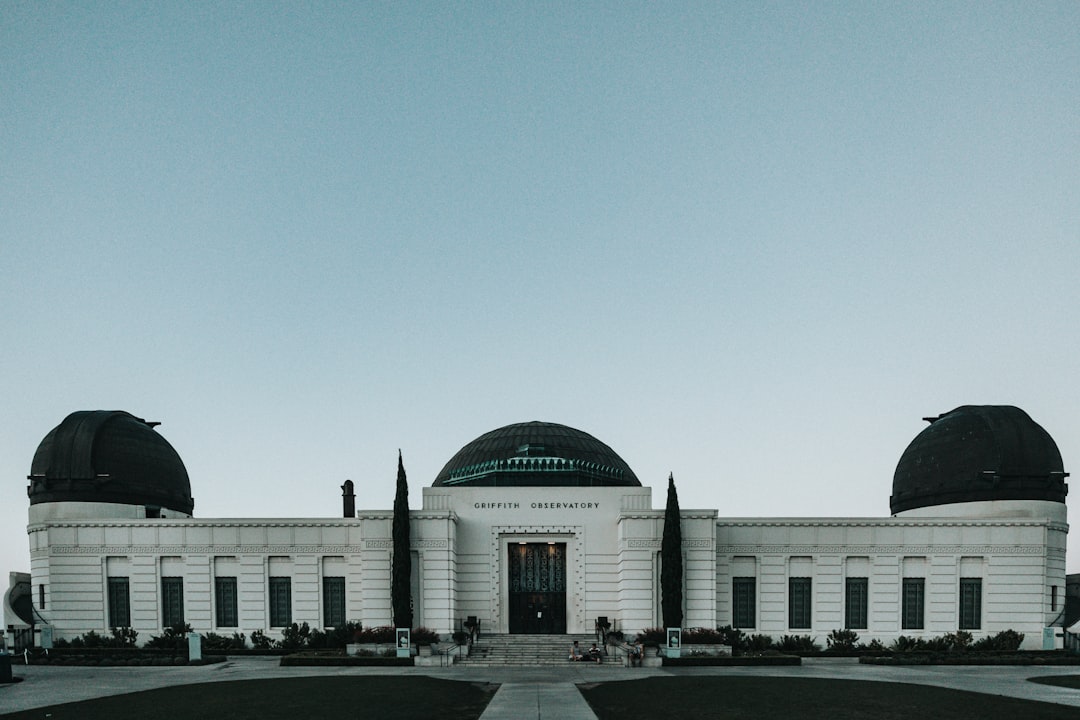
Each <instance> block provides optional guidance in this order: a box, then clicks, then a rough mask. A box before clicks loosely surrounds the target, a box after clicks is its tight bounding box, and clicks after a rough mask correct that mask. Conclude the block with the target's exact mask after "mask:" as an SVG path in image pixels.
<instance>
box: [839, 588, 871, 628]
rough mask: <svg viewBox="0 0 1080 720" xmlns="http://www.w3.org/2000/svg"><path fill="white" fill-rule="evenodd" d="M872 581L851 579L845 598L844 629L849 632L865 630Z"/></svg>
mask: <svg viewBox="0 0 1080 720" xmlns="http://www.w3.org/2000/svg"><path fill="white" fill-rule="evenodd" d="M869 588H870V581H869V579H868V578H864V577H849V578H848V579H847V583H846V588H845V589H846V591H847V592H846V594H845V597H844V601H845V602H844V627H846V628H848V629H849V630H865V629H866V628H867V623H866V608H867V607H868V605H869V596H870V593H869Z"/></svg>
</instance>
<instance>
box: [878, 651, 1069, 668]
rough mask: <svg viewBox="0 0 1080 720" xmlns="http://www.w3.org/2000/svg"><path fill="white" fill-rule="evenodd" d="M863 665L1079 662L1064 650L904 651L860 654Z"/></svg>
mask: <svg viewBox="0 0 1080 720" xmlns="http://www.w3.org/2000/svg"><path fill="white" fill-rule="evenodd" d="M859 662H860V663H862V664H864V665H1080V655H1070V654H1068V653H1066V652H1065V651H1063V650H1029V651H1026V652H1017V653H987V652H981V653H973V652H965V653H957V652H950V653H924V652H906V653H895V654H893V655H882V656H880V657H865V656H864V657H860V658H859Z"/></svg>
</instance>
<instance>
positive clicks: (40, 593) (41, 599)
mask: <svg viewBox="0 0 1080 720" xmlns="http://www.w3.org/2000/svg"><path fill="white" fill-rule="evenodd" d="M37 599H38V602H37V606H38V609H39V610H44V609H45V583H38V586H37Z"/></svg>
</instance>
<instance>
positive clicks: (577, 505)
mask: <svg viewBox="0 0 1080 720" xmlns="http://www.w3.org/2000/svg"><path fill="white" fill-rule="evenodd" d="M930 420H931V423H930V425H929V426H928V427H927V428H925V429H924V430H923V432H922V433H920V434H919V435H918V436H917V437H916V438H915V439H914V440H913V441H912V443H911V444H910V446H909V447H908V448H907V449H906V450H905V451H904V452H903V454H902V456H901V458H900V461H899V463H898V466H897V469H896V474H895V476H894V478H893V487H892V496H891V509H892V512H893V515H892V516H891V517H867V518H766V517H762V518H722V517H717V511H716V510H708V509H703V510H695V509H684V510H683V511H682V531H683V556H684V565H685V569H684V582H685V589H684V602H685V619H684V625H685V626H686V627H710V628H713V627H718V626H723V625H734V626H736V627H739V628H741V629H743V630H745V631H747V632H750V633H765V634H770V635H774V636H780V635H784V634H800V635H804V634H809V635H813V636H816V637H817V639H818V641H819V642H823V640H824V637H825V636H826V635H827V634H828V633H829V632H830V631H831V630H834V629H839V628H852V629H854V630H856V631H857V632H858V633H859V635H860V637H861V638H862V639H863V640H870V639H873V638H878V639H881V640H882V641H884V642H886V643H888V642H890V641H891V640H892V639H894V638H896V637H897V636H898V635H901V634H903V635H910V636H934V635H940V634H943V633H946V632H953V631H956V630H960V629H962V630H968V631H970V632H972V633H973V634H974V635H975V636H976V637H978V636H981V635H984V634H989V633H994V632H997V631H999V630H1003V629H1009V628H1011V629H1014V630H1017V631H1020V632H1023V633H1025V635H1026V640H1025V646H1026V647H1033V648H1037V647H1043V643H1044V637H1045V638H1046V639H1048V640H1049V641H1050V642H1053V635H1054V633H1053V631H1049V632H1047V631H1046V630H1047V628H1053V627H1054V626H1060V624H1061V621H1062V615H1063V610H1064V594H1065V592H1064V588H1065V547H1066V534H1067V532H1068V526H1067V524H1066V507H1065V495H1066V492H1067V487H1066V484H1065V477H1066V473H1065V472H1064V470H1063V466H1062V461H1061V456H1060V453H1059V452H1058V449H1057V446H1056V444H1055V443H1054V441H1053V439H1052V438H1051V437H1050V435H1049V434H1048V433H1047V432H1046V431H1045V430H1043V428H1042V427H1040V426H1039V425H1038V424H1037V423H1035V422H1034V421H1033V420H1032V419H1031V418H1030V417H1028V415H1027V414H1026V413H1024V412H1023V411H1022V410H1019V409H1017V408H1014V407H1007V406H965V407H960V408H957V409H955V410H953V411H952V412H950V413H946V414H944V415H942V416H940V417H938V418H933V419H930ZM154 425H155V424H154V423H147V422H144V421H143V420H140V419H139V418H136V417H134V416H132V415H129V414H127V413H123V412H104V411H93V412H77V413H73V414H72V415H70V416H68V417H67V418H66V419H65V420H64V421H63V422H62V423H61V424H60V425H59V426H57V427H56V428H55V429H53V430H52V431H51V432H50V433H49V434H48V435H46V437H45V439H44V440H43V441H42V442H41V445H40V446H39V447H38V450H37V452H36V453H35V455H34V458H33V462H32V464H31V471H30V478H29V480H30V484H29V489H28V492H29V500H30V522H29V526H28V533H29V539H30V563H31V568H30V570H31V571H30V573H29V575H28V576H27V575H25V574H24V575H15V576H14V577H15V581H14V582H13V584H12V589H11V590H9V592H8V595H7V596H6V599H5V615H6V623H7V624H11V625H16V626H18V625H20V624H26V623H29V622H30V621H31V620H33V622H34V624H36V625H42V624H48V625H51V626H52V628H53V633H54V636H56V637H72V636H75V635H78V634H81V633H84V632H86V631H88V630H96V631H99V632H102V631H105V630H107V629H108V628H110V627H113V626H130V627H133V628H135V629H136V630H138V631H139V633H140V637H141V638H143V639H145V638H147V637H149V635H151V634H159V633H160V632H161V631H162V629H163V628H164V627H165V626H168V625H171V624H173V623H176V622H181V621H182V622H186V623H189V624H191V625H192V626H193V627H194V629H195V630H197V631H202V632H208V631H209V632H216V633H220V634H231V633H233V632H244V633H246V634H248V635H250V633H251V632H252V631H253V630H259V629H263V630H266V631H267V632H268V633H270V634H273V633H275V632H280V630H281V628H282V627H283V626H285V625H288V624H289V623H292V622H307V623H308V624H309V625H311V626H312V627H332V626H335V625H338V624H340V623H342V622H343V621H345V620H357V621H360V622H362V623H363V624H364V625H365V626H375V625H389V624H391V610H390V555H391V550H392V542H391V534H390V528H391V519H392V518H391V515H392V514H391V512H390V511H389V510H360V511H359V512H356V513H355V514H354V513H353V512H352V511H351V508H350V502H351V498H350V497H346V499H345V507H346V511H345V513H343V514H344V515H346V516H345V517H341V518H296V519H203V518H198V517H194V516H193V515H192V512H193V501H192V497H191V489H190V483H189V479H188V475H187V472H186V470H185V468H184V465H183V462H182V461H181V459H180V457H179V455H178V454H177V453H176V452H175V450H173V448H172V446H171V445H169V443H168V442H167V441H166V440H165V439H164V437H162V436H161V435H160V434H159V433H158V432H157V431H156V430H155V429H154ZM883 490H884V487H883ZM348 494H349V488H348V487H346V495H348ZM663 516H664V513H663V510H662V509H654V508H653V506H652V492H651V490H650V489H649V488H647V487H643V486H642V485H641V483H640V482H639V481H638V479H637V477H636V476H635V475H634V473H633V471H632V470H631V469H630V468H629V467H628V466H627V465H626V463H625V462H623V460H622V459H621V458H620V457H619V456H618V455H617V454H616V453H615V452H614V451H613V450H612V449H611V448H609V447H608V446H607V445H605V444H603V443H602V442H600V441H599V440H597V439H596V438H594V437H592V436H591V435H589V434H587V433H584V432H581V431H579V430H574V429H572V428H568V427H566V426H563V425H557V424H552V423H540V422H530V423H522V424H517V425H510V426H507V427H504V428H500V429H498V430H494V431H492V432H490V433H487V434H485V435H483V436H481V437H479V438H477V439H476V440H474V441H473V442H471V443H468V444H467V445H465V446H464V447H463V448H462V449H461V451H459V452H458V453H457V454H456V455H455V456H454V457H453V458H452V459H451V460H450V461H449V462H448V463H447V465H446V467H444V468H443V470H442V472H440V473H439V475H438V477H437V478H435V480H434V482H433V484H432V485H431V486H429V487H425V488H423V503H422V507H421V508H420V509H417V510H413V511H412V514H411V532H412V554H413V598H414V606H415V608H414V618H415V622H414V624H415V625H417V626H419V625H424V626H428V627H431V628H433V629H435V630H437V631H439V632H442V633H449V632H451V631H453V630H456V629H459V628H460V626H461V622H462V620H463V619H464V618H466V617H468V616H475V617H477V618H479V619H480V620H481V622H482V623H483V626H484V627H485V629H486V630H487V631H488V632H499V633H524V632H529V633H533V632H539V633H564V632H570V633H578V632H589V631H591V630H592V628H593V625H594V622H595V620H596V618H597V617H600V616H605V617H608V618H610V619H612V620H613V621H614V622H615V623H616V624H617V627H618V628H619V629H622V630H625V631H628V632H632V631H636V630H639V629H642V628H645V627H653V626H657V625H660V624H661V618H660V612H659V606H660V596H659V576H660V567H659V563H660V557H659V551H660V537H661V534H662V530H663V523H664V517H663ZM28 596H29V597H28Z"/></svg>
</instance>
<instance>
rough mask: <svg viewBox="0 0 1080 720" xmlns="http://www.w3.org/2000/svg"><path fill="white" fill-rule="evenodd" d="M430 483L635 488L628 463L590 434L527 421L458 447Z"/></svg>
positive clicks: (508, 426)
mask: <svg viewBox="0 0 1080 720" xmlns="http://www.w3.org/2000/svg"><path fill="white" fill-rule="evenodd" d="M433 485H434V486H436V487H438V486H455V485H466V486H481V487H491V486H500V487H524V486H546V487H597V486H640V485H641V483H640V482H639V481H638V479H637V476H636V475H634V471H633V470H631V469H630V466H629V465H627V464H626V462H625V461H624V460H623V459H622V458H621V457H619V456H618V455H617V454H616V453H615V451H614V450H612V449H611V448H610V447H608V446H607V445H605V444H604V443H602V442H600V441H599V440H597V439H596V438H594V437H593V436H592V435H590V434H588V433H586V432H582V431H581V430H575V429H574V428H572V427H567V426H566V425H558V424H556V423H546V422H535V421H534V422H527V423H517V424H515V425H507V426H506V427H501V428H499V429H497V430H492V431H491V432H489V433H485V434H483V435H481V436H480V437H478V438H476V439H475V440H473V441H472V442H471V443H469V444H468V445H466V446H465V447H463V448H461V450H458V452H457V454H456V455H454V457H452V458H450V462H448V463H446V466H445V467H443V469H442V471H441V472H440V473H439V475H438V477H436V478H435V482H434V483H433Z"/></svg>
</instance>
